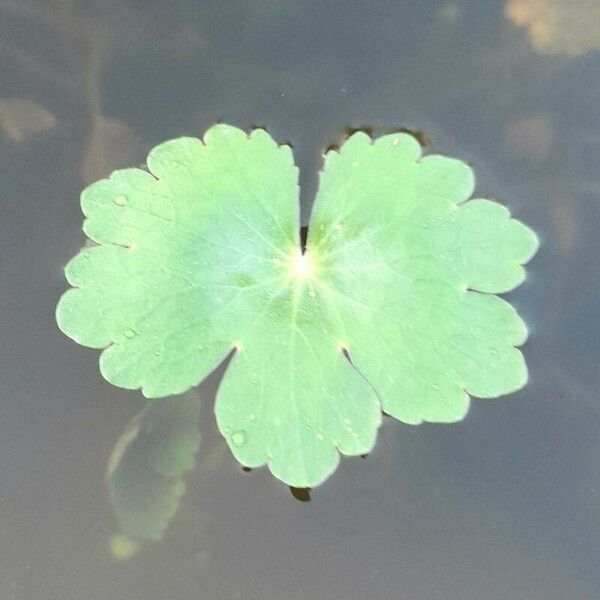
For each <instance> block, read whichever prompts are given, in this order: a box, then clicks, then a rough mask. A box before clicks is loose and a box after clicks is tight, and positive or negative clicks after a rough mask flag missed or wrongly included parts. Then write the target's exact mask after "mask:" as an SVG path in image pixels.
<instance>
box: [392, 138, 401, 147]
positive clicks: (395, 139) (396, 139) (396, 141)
mask: <svg viewBox="0 0 600 600" xmlns="http://www.w3.org/2000/svg"><path fill="white" fill-rule="evenodd" d="M399 143H400V138H394V140H393V141H392V146H397V145H398V144H399Z"/></svg>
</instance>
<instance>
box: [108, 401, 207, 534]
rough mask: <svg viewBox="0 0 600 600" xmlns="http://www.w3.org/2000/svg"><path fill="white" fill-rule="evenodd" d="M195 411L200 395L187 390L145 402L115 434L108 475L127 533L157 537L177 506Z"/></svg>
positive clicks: (192, 444) (190, 455)
mask: <svg viewBox="0 0 600 600" xmlns="http://www.w3.org/2000/svg"><path fill="white" fill-rule="evenodd" d="M199 411H200V399H199V398H198V396H197V395H196V394H194V393H191V392H189V393H188V394H186V395H184V396H179V397H175V398H167V399H166V400H164V401H162V402H152V403H149V404H148V405H147V406H146V408H145V409H144V410H143V411H142V412H141V413H139V414H138V415H137V416H136V417H134V418H133V420H132V421H131V423H130V424H129V426H128V427H127V429H126V430H125V432H124V433H123V435H122V436H121V437H120V438H119V441H118V442H117V444H116V445H115V448H114V450H113V453H112V456H111V458H110V461H109V465H108V470H107V480H108V486H109V491H110V497H111V501H112V504H113V507H114V511H115V515H116V517H117V520H118V521H119V524H120V525H121V529H122V530H123V533H125V534H126V535H127V536H131V537H133V538H142V539H152V540H159V539H161V538H162V536H163V533H164V530H165V528H166V527H167V525H168V524H169V522H170V520H171V519H172V518H173V516H174V515H175V513H176V512H177V509H178V507H179V500H180V498H181V496H182V495H183V494H184V492H185V483H184V481H183V477H182V475H183V474H184V473H185V472H186V471H188V470H189V469H191V468H192V467H193V466H194V461H195V458H194V457H195V455H196V452H197V451H198V446H199V444H200V432H199V431H198V416H199ZM117 539H119V540H121V539H126V538H122V537H119V538H117Z"/></svg>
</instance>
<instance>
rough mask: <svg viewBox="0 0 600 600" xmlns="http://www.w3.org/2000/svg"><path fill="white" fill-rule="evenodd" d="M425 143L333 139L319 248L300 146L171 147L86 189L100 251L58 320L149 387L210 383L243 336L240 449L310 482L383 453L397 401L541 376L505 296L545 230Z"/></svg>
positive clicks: (224, 392)
mask: <svg viewBox="0 0 600 600" xmlns="http://www.w3.org/2000/svg"><path fill="white" fill-rule="evenodd" d="M420 154H421V150H420V146H419V144H418V143H417V141H416V140H415V139H414V138H413V137H411V136H410V135H407V134H392V135H387V136H384V137H381V138H379V139H377V140H376V141H374V142H373V141H372V140H371V138H370V137H369V136H368V135H366V134H364V133H362V132H357V133H355V134H354V135H352V136H351V137H350V138H349V139H348V140H347V141H346V142H345V143H344V144H343V146H342V147H341V149H340V151H339V152H337V151H330V152H329V153H328V154H327V155H326V159H325V166H324V170H323V173H322V174H321V181H320V188H319V192H318V195H317V199H316V202H315V207H314V211H313V215H312V217H311V223H310V227H309V233H308V240H307V247H306V251H305V252H304V253H303V252H302V250H301V246H300V239H299V206H298V185H297V178H298V173H297V169H296V167H295V166H294V164H293V158H292V153H291V150H290V148H289V147H287V146H278V145H277V144H276V143H275V142H274V141H273V139H272V138H271V137H270V136H269V134H268V133H266V132H265V131H264V130H261V129H256V130H254V131H252V133H251V134H250V135H246V134H245V133H244V132H242V131H240V130H239V129H236V128H234V127H231V126H228V125H217V126H214V127H212V128H211V129H209V130H208V131H207V132H206V134H205V136H204V140H203V142H202V141H200V140H198V139H193V138H181V139H177V140H173V141H170V142H166V143H164V144H162V145H160V146H158V147H156V148H155V149H154V150H152V151H151V152H150V155H149V156H148V161H147V164H148V168H149V171H150V172H149V173H148V172H146V171H142V170H139V169H127V170H122V171H116V172H115V173H113V175H112V176H111V178H110V179H108V180H102V181H99V182H97V183H95V184H93V185H92V186H90V187H88V188H87V189H86V190H85V191H84V192H83V195H82V200H81V202H82V207H83V212H84V213H85V215H86V220H85V222H84V231H85V233H86V234H87V236H88V237H89V238H91V239H92V240H93V241H94V242H96V243H97V244H98V246H96V247H93V248H88V249H85V250H83V251H82V252H81V253H80V254H79V255H77V256H76V257H75V258H74V259H73V260H72V261H71V262H70V263H69V264H68V265H67V267H66V275H67V278H68V280H69V282H70V284H71V285H72V286H74V288H75V289H72V290H69V291H67V292H66V293H65V294H64V295H63V297H62V299H61V300H60V302H59V305H58V308H57V319H58V323H59V326H60V327H61V329H62V330H63V331H64V332H65V333H66V334H67V335H69V336H71V337H72V338H73V339H75V340H76V341H77V342H79V343H80V344H83V345H85V346H90V347H94V348H104V349H105V350H104V352H103V353H102V355H101V359H100V368H101V371H102V374H103V375H104V377H105V378H106V379H107V380H108V381H110V382H111V383H113V384H115V385H117V386H120V387H124V388H128V389H135V388H140V387H141V388H142V390H143V393H144V394H145V395H146V396H148V397H161V396H166V395H169V394H176V393H180V392H182V391H184V390H186V389H188V388H190V387H191V386H193V385H196V384H197V383H198V382H199V381H201V380H202V379H203V378H204V377H206V376H207V375H208V374H209V373H210V372H211V371H212V370H213V369H214V368H215V367H216V366H217V365H218V364H219V363H221V362H222V361H223V360H224V358H225V357H226V356H227V355H228V354H230V353H231V351H232V350H234V349H235V353H234V356H233V357H232V360H231V362H230V364H229V366H228V368H227V372H226V374H225V376H224V378H223V381H222V383H221V386H220V390H219V393H218V397H217V402H216V409H215V410H216V415H217V422H218V425H219V428H220V430H221V432H222V433H223V435H224V436H225V437H226V439H227V441H228V443H229V446H230V447H231V449H232V451H233V453H234V454H235V456H236V457H237V459H238V460H239V461H240V462H241V463H242V464H244V465H246V466H248V467H258V466H260V465H263V464H265V463H268V465H269V468H270V469H271V471H272V472H273V474H274V475H275V476H276V477H278V478H280V479H281V480H283V481H284V482H286V483H287V484H289V485H291V486H294V487H314V486H315V485H317V484H319V483H321V482H322V481H323V480H324V479H326V478H327V477H328V476H329V475H330V474H331V473H332V472H333V471H334V470H335V468H336V466H337V464H338V461H339V453H342V454H346V455H360V454H364V453H366V452H369V451H370V450H371V448H372V447H373V445H374V443H375V439H376V435H377V429H378V427H379V425H380V422H381V409H382V408H383V410H384V411H385V412H386V413H389V414H391V415H393V416H395V417H396V418H398V419H400V420H401V421H403V422H405V423H420V422H422V421H433V422H451V421H458V420H460V419H462V418H463V417H464V415H465V414H466V412H467V410H468V406H469V396H468V394H472V395H475V396H480V397H494V396H499V395H501V394H506V393H509V392H512V391H514V390H517V389H519V388H520V387H522V386H523V385H524V384H525V381H526V379H527V372H526V367H525V363H524V361H523V357H522V355H521V353H520V352H519V351H518V350H517V349H516V346H519V345H521V344H522V343H523V342H524V341H525V337H526V329H525V326H524V324H523V322H522V321H521V319H520V318H519V317H518V316H517V314H516V312H515V311H514V310H513V309H512V307H511V306H510V305H509V304H507V303H506V302H504V301H503V300H501V299H500V298H498V297H497V296H494V295H492V294H495V293H499V292H505V291H507V290H510V289H511V288H513V287H515V286H517V285H518V284H519V283H520V282H521V281H522V280H523V278H524V270H523V268H522V266H521V264H523V263H525V262H526V261H527V260H529V259H530V258H531V256H532V255H533V254H534V252H535V250H536V247H537V240H536V237H535V235H534V234H533V233H532V232H531V231H530V230H529V229H528V228H527V227H525V226H524V225H522V224H521V223H519V222H518V221H515V220H514V219H511V218H510V215H509V213H508V211H507V210H506V209H505V208H504V207H502V206H500V205H499V204H495V203H493V202H490V201H488V200H471V201H469V202H465V203H464V204H462V205H461V203H463V202H464V201H465V200H467V199H468V198H469V196H470V195H471V193H472V191H473V185H474V181H473V174H472V172H471V169H470V168H469V167H468V166H467V165H465V164H464V163H462V162H460V161H457V160H453V159H450V158H445V157H442V156H428V157H425V158H421V155H420ZM348 357H350V358H351V359H352V362H350V361H349V360H348Z"/></svg>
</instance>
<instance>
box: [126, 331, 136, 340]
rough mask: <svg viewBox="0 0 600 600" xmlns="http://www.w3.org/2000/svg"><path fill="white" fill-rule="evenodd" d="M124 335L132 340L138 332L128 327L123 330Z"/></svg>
mask: <svg viewBox="0 0 600 600" xmlns="http://www.w3.org/2000/svg"><path fill="white" fill-rule="evenodd" d="M123 335H124V336H125V337H126V338H127V339H128V340H131V339H133V338H134V337H135V336H136V335H137V333H136V332H135V331H134V330H133V329H126V330H125V331H124V332H123Z"/></svg>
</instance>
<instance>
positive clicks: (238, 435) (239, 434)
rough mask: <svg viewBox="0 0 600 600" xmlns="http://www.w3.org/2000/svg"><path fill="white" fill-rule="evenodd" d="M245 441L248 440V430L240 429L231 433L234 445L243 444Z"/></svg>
mask: <svg viewBox="0 0 600 600" xmlns="http://www.w3.org/2000/svg"><path fill="white" fill-rule="evenodd" d="M245 441H246V432H245V431H244V430H243V429H240V430H239V431H234V432H233V433H232V434H231V443H232V444H233V445H234V446H242V445H243V444H244V442H245Z"/></svg>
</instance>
